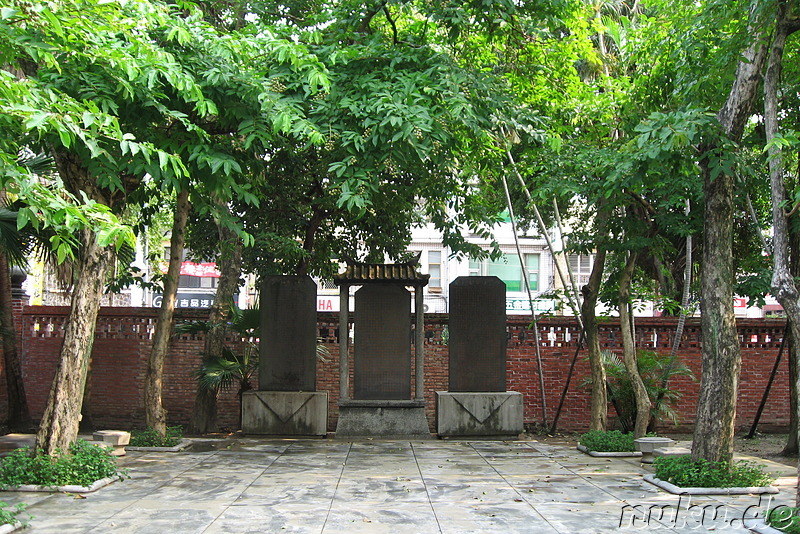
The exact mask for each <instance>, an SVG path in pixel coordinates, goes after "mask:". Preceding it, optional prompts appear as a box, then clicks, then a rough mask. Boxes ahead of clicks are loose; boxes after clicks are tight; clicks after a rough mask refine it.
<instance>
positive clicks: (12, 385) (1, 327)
mask: <svg viewBox="0 0 800 534" xmlns="http://www.w3.org/2000/svg"><path fill="white" fill-rule="evenodd" d="M13 298H14V297H13V294H12V292H11V271H10V266H9V264H8V258H7V257H6V255H5V254H4V253H3V252H0V333H2V338H3V365H4V367H5V373H6V391H7V395H8V418H7V419H6V424H7V425H8V427H9V429H10V430H16V431H22V432H27V431H29V430H30V429H31V428H32V427H33V420H32V419H31V413H30V409H29V408H28V399H27V397H26V396H25V383H24V382H23V380H22V365H21V364H20V361H19V352H18V351H17V330H16V328H15V326H14V309H13Z"/></svg>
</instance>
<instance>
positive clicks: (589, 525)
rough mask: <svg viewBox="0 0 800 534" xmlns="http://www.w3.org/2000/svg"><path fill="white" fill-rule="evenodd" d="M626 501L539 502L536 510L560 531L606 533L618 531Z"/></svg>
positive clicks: (587, 533)
mask: <svg viewBox="0 0 800 534" xmlns="http://www.w3.org/2000/svg"><path fill="white" fill-rule="evenodd" d="M624 506H625V503H620V502H615V503H611V504H602V505H601V504H598V505H591V506H587V504H586V503H582V504H576V503H561V502H554V503H537V504H536V505H535V507H536V511H537V512H538V513H540V514H541V515H542V517H544V519H545V520H546V521H547V523H548V524H549V525H551V526H552V527H553V528H555V529H556V530H557V531H558V532H563V533H565V534H567V533H573V532H580V533H586V534H589V533H605V532H612V531H616V530H617V529H618V528H619V525H620V520H621V518H623V507H624Z"/></svg>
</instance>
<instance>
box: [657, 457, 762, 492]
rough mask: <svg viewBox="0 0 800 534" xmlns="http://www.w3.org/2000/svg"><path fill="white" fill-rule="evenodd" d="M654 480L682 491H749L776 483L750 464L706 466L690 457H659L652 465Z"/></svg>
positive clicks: (714, 463) (721, 463)
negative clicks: (698, 489)
mask: <svg viewBox="0 0 800 534" xmlns="http://www.w3.org/2000/svg"><path fill="white" fill-rule="evenodd" d="M653 468H654V469H655V475H656V477H657V478H660V479H661V480H664V481H666V482H670V483H671V484H675V485H676V486H678V487H681V488H750V487H762V486H769V485H770V484H772V482H773V481H774V480H775V479H774V478H772V477H771V476H770V475H769V473H765V472H764V469H763V468H762V467H761V466H759V465H756V464H754V463H752V462H746V461H739V462H734V463H730V462H709V461H707V460H702V459H701V460H692V459H691V457H689V456H661V457H658V458H656V459H655V460H654V461H653Z"/></svg>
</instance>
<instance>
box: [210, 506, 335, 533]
mask: <svg viewBox="0 0 800 534" xmlns="http://www.w3.org/2000/svg"><path fill="white" fill-rule="evenodd" d="M327 517H328V508H327V507H320V508H314V509H307V510H302V512H301V513H298V511H297V510H288V511H287V510H285V509H280V508H279V507H274V506H250V505H246V506H238V505H237V506H231V507H230V508H228V509H227V510H225V511H224V512H222V514H220V516H219V517H217V518H216V519H215V520H214V522H213V523H211V524H210V525H209V526H208V528H207V529H206V530H204V531H203V534H256V533H258V534H266V533H283V532H288V533H299V534H309V533H319V532H322V527H323V525H324V524H325V520H326V518H327Z"/></svg>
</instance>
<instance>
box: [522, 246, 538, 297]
mask: <svg viewBox="0 0 800 534" xmlns="http://www.w3.org/2000/svg"><path fill="white" fill-rule="evenodd" d="M525 266H526V267H527V271H528V284H529V285H530V288H531V291H539V255H538V254H525ZM523 289H524V288H523Z"/></svg>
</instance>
